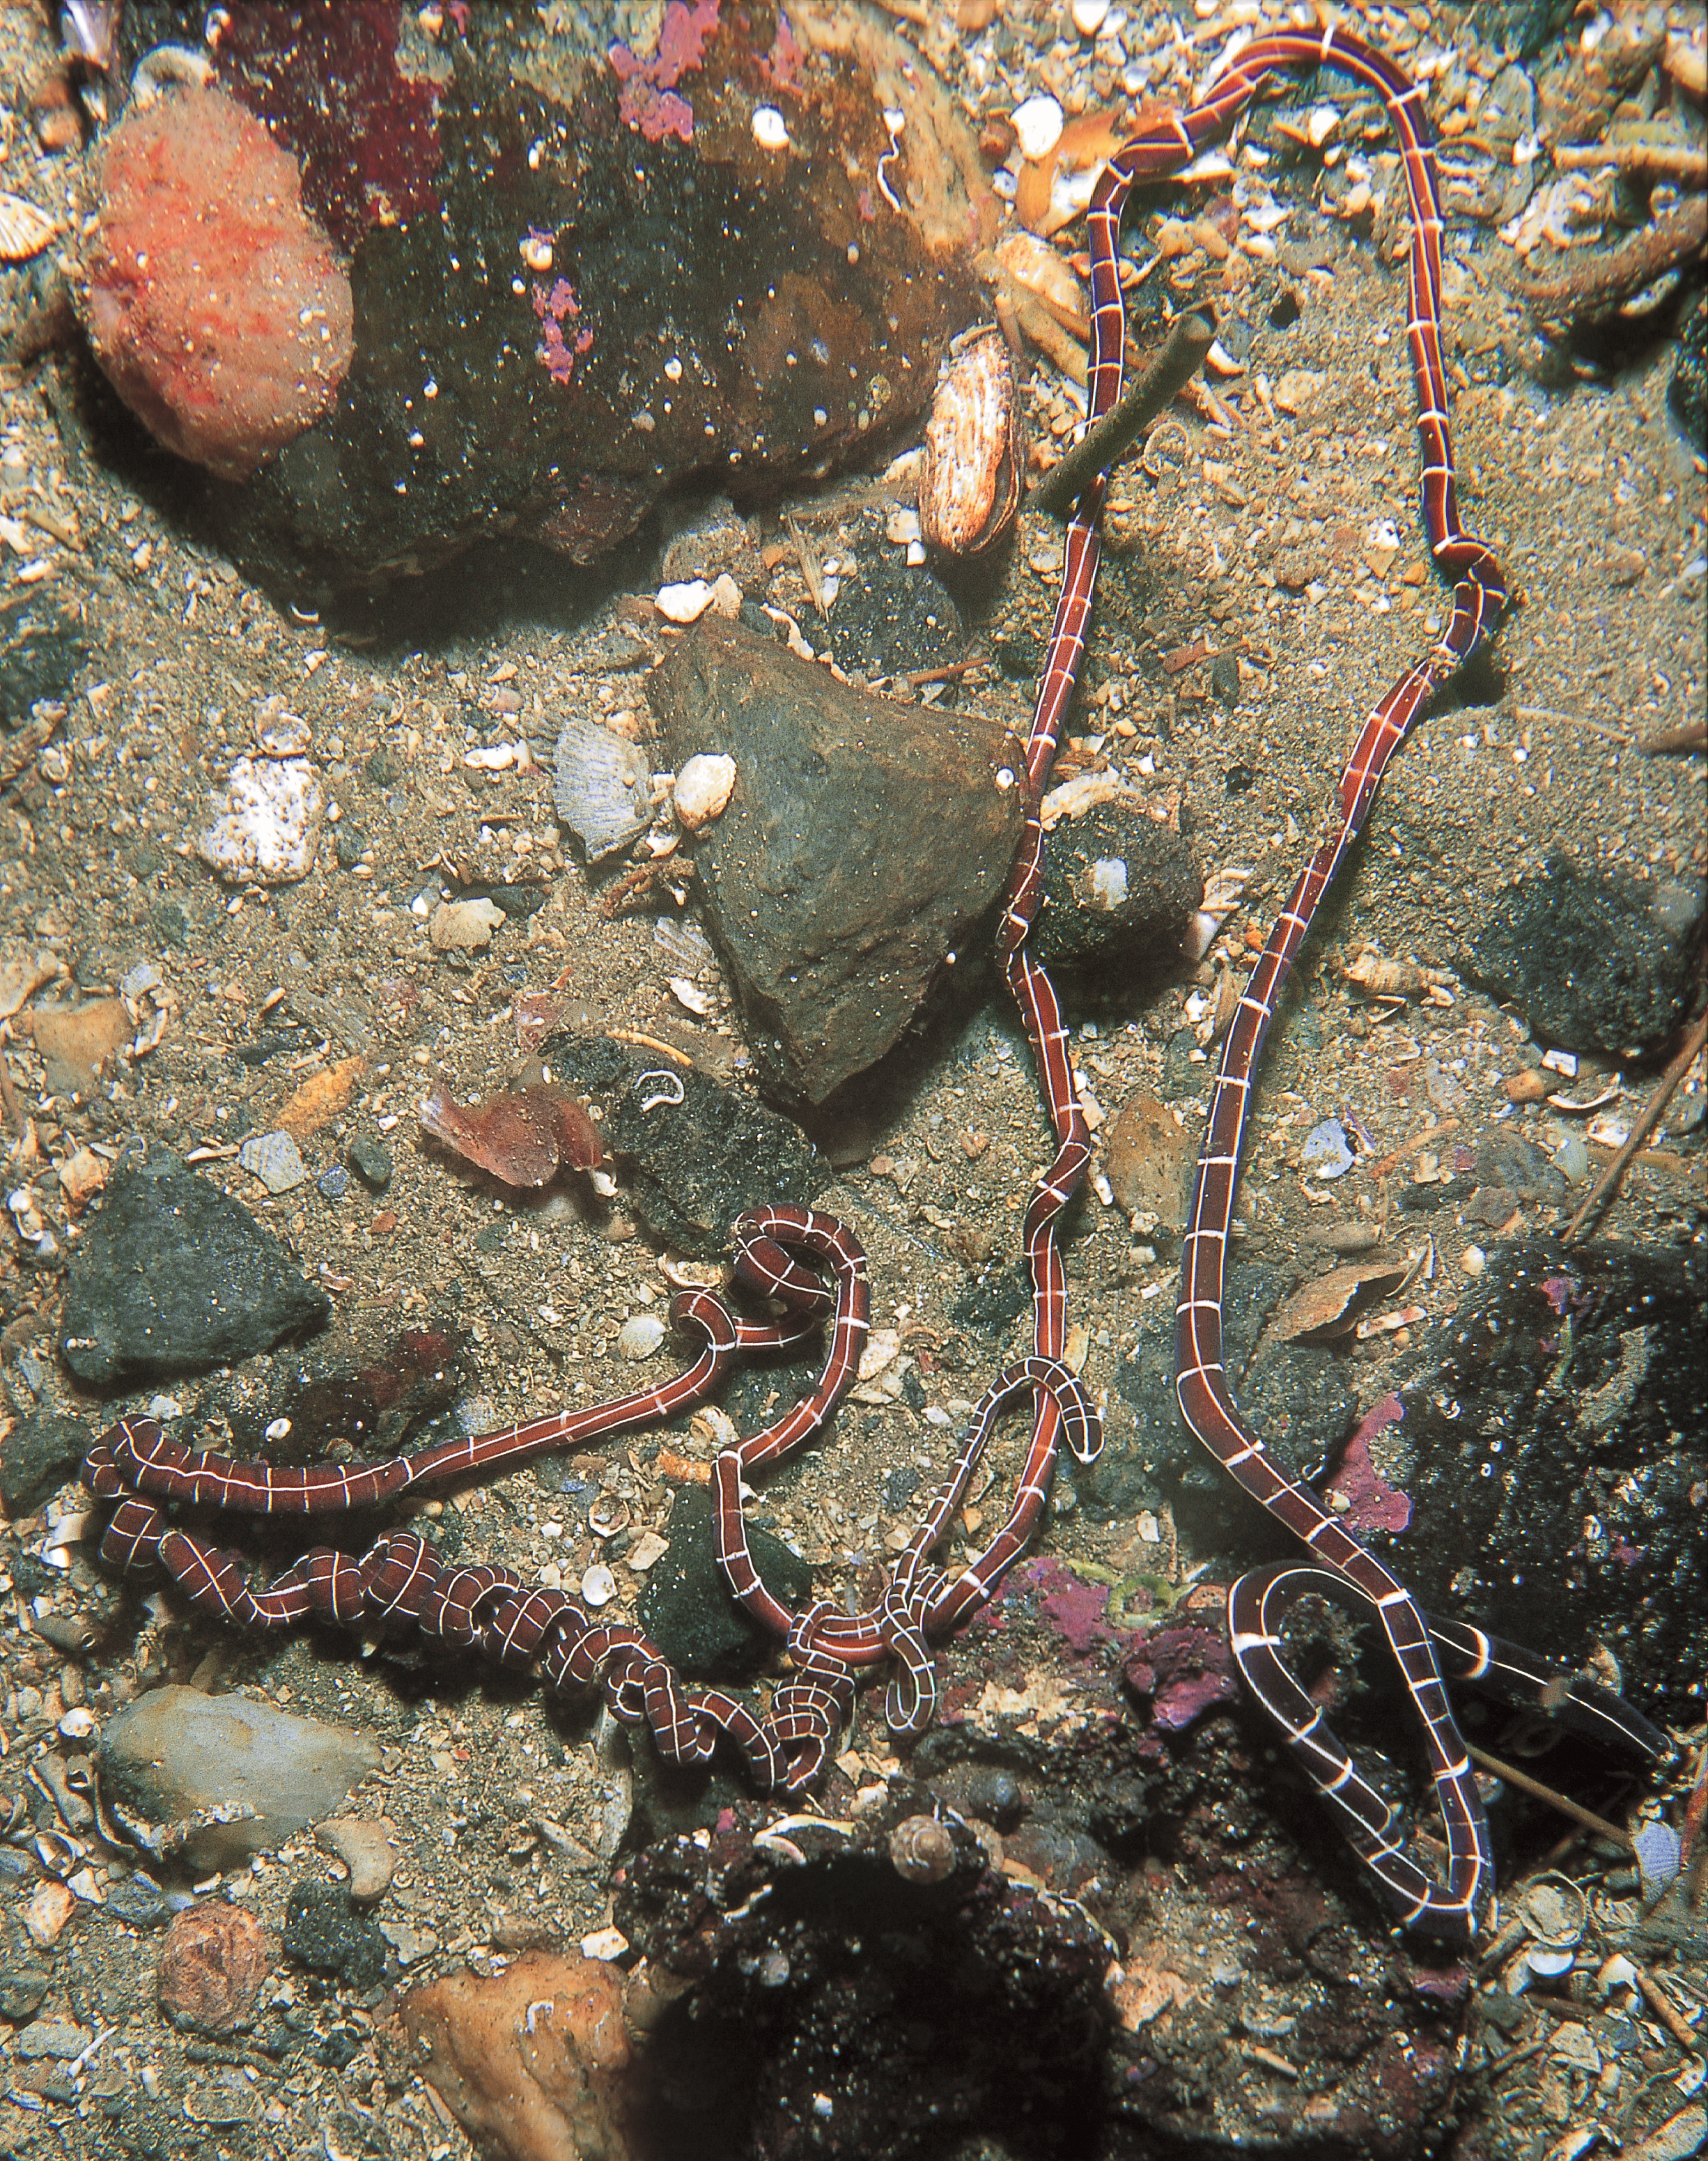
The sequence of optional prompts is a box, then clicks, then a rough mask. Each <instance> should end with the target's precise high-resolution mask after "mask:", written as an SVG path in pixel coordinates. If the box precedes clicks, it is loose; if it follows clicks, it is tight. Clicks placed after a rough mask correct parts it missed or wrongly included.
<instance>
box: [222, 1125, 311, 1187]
mask: <svg viewBox="0 0 1708 2161" xmlns="http://www.w3.org/2000/svg"><path fill="white" fill-rule="evenodd" d="M237 1164H238V1167H239V1168H240V1169H243V1170H247V1172H248V1173H249V1174H250V1175H251V1176H252V1177H254V1178H258V1179H260V1181H261V1183H262V1184H263V1185H264V1186H265V1187H266V1188H267V1190H268V1192H269V1193H291V1192H294V1190H296V1188H297V1187H298V1186H299V1185H301V1184H302V1182H303V1180H304V1179H305V1178H306V1177H307V1176H308V1174H309V1169H308V1165H307V1164H305V1162H304V1161H303V1159H302V1153H301V1151H300V1150H299V1148H298V1147H297V1144H296V1143H295V1142H294V1140H293V1139H292V1138H291V1137H290V1135H289V1133H251V1134H250V1135H249V1136H248V1138H247V1139H246V1140H245V1141H244V1143H243V1144H242V1147H241V1148H239V1149H238V1150H237Z"/></svg>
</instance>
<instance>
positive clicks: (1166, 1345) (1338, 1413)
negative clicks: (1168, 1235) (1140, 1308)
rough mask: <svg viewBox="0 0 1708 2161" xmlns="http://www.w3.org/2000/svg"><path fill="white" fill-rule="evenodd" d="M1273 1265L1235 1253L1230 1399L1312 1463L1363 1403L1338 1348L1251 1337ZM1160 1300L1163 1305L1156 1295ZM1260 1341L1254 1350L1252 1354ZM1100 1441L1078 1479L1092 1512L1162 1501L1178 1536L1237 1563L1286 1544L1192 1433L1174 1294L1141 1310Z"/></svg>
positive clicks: (1259, 1322)
mask: <svg viewBox="0 0 1708 2161" xmlns="http://www.w3.org/2000/svg"><path fill="white" fill-rule="evenodd" d="M1290 1281H1291V1279H1290V1278H1289V1276H1288V1275H1286V1274H1285V1273H1283V1271H1281V1270H1280V1269H1278V1268H1264V1267H1262V1266H1260V1265H1258V1264H1257V1263H1252V1262H1247V1261H1236V1262H1235V1263H1233V1264H1232V1266H1231V1267H1230V1268H1229V1270H1228V1281H1227V1295H1226V1300H1225V1310H1226V1353H1225V1355H1226V1360H1227V1371H1228V1380H1229V1385H1230V1387H1231V1388H1232V1392H1233V1398H1234V1401H1235V1402H1236V1403H1237V1404H1238V1405H1239V1407H1240V1409H1241V1410H1242V1412H1243V1414H1245V1417H1246V1419H1247V1421H1248V1423H1249V1424H1251V1425H1252V1428H1253V1429H1254V1430H1255V1431H1257V1432H1258V1433H1260V1434H1261V1435H1263V1440H1264V1441H1265V1443H1266V1444H1267V1445H1268V1446H1269V1447H1270V1448H1271V1449H1273V1451H1274V1454H1275V1456H1276V1458H1277V1460H1278V1461H1279V1462H1281V1463H1283V1464H1284V1465H1285V1466H1286V1467H1287V1468H1288V1469H1289V1470H1290V1471H1303V1472H1305V1473H1307V1474H1308V1473H1309V1472H1310V1471H1313V1470H1314V1469H1315V1467H1316V1466H1318V1465H1319V1464H1320V1463H1322V1462H1323V1461H1325V1459H1326V1458H1327V1457H1329V1456H1330V1455H1332V1454H1333V1452H1334V1450H1335V1449H1336V1446H1337V1445H1338V1444H1339V1443H1340V1442H1341V1440H1344V1439H1345V1438H1346V1434H1347V1432H1348V1431H1349V1430H1350V1429H1351V1424H1352V1422H1353V1419H1354V1418H1355V1417H1356V1415H1357V1400H1356V1398H1355V1397H1354V1395H1353V1393H1352V1389H1351V1383H1350V1382H1349V1380H1348V1378H1347V1375H1346V1367H1345V1365H1344V1362H1342V1360H1341V1358H1340V1357H1339V1356H1336V1353H1335V1352H1334V1351H1328V1350H1323V1349H1320V1348H1317V1347H1315V1346H1311V1345H1308V1344H1300V1343H1273V1344H1268V1345H1266V1346H1264V1347H1263V1350H1261V1351H1257V1350H1256V1346H1257V1344H1258V1339H1259V1338H1260V1336H1262V1334H1263V1330H1264V1328H1265V1327H1266V1326H1267V1325H1268V1319H1269V1316H1270V1315H1271V1314H1272V1313H1273V1312H1274V1310H1275V1309H1276V1307H1277V1306H1278V1305H1279V1304H1280V1303H1281V1301H1282V1299H1284V1297H1285V1296H1286V1295H1287V1294H1288V1291H1289V1288H1290ZM1159 1306H1160V1307H1165V1308H1166V1309H1167V1310H1164V1311H1162V1312H1158V1311H1157V1310H1156V1308H1157V1307H1159ZM1254 1352H1255V1355H1254ZM1115 1388H1116V1395H1117V1398H1118V1399H1119V1400H1118V1402H1112V1404H1111V1411H1110V1416H1109V1418H1108V1420H1107V1432H1106V1437H1105V1440H1104V1446H1103V1453H1102V1455H1101V1456H1100V1457H1099V1458H1098V1460H1097V1461H1096V1463H1095V1464H1093V1465H1091V1466H1087V1467H1086V1468H1083V1469H1081V1468H1078V1467H1076V1468H1075V1472H1074V1479H1075V1484H1076V1486H1077V1487H1078V1488H1079V1492H1080V1497H1081V1500H1082V1502H1084V1504H1085V1507H1086V1513H1088V1514H1090V1515H1091V1516H1094V1517H1097V1518H1109V1517H1123V1516H1130V1515H1133V1514H1135V1513H1137V1512H1138V1510H1139V1509H1140V1508H1146V1507H1149V1508H1154V1507H1157V1506H1158V1505H1159V1503H1160V1502H1164V1501H1166V1502H1168V1503H1169V1507H1171V1508H1172V1509H1173V1511H1174V1520H1175V1523H1176V1524H1177V1525H1178V1527H1179V1532H1180V1535H1181V1537H1182V1538H1183V1539H1185V1540H1186V1541H1187V1542H1188V1544H1190V1546H1191V1548H1192V1549H1193V1551H1194V1552H1195V1553H1196V1554H1200V1555H1204V1554H1215V1555H1216V1556H1217V1557H1218V1559H1220V1560H1225V1561H1226V1562H1227V1563H1228V1564H1230V1565H1231V1566H1232V1567H1234V1568H1239V1567H1247V1566H1250V1565H1254V1564H1255V1563H1256V1562H1258V1561H1259V1560H1269V1559H1273V1558H1275V1557H1277V1556H1278V1555H1279V1554H1285V1553H1287V1552H1289V1551H1290V1550H1291V1541H1290V1540H1289V1538H1288V1536H1287V1534H1286V1533H1285V1532H1284V1531H1283V1530H1282V1529H1281V1528H1280V1527H1279V1526H1278V1524H1276V1523H1274V1522H1273V1519H1272V1518H1270V1517H1268V1515H1267V1514H1266V1513H1264V1511H1263V1509H1261V1508H1260V1507H1258V1504H1257V1502H1255V1501H1252V1500H1250V1499H1248V1498H1247V1497H1246V1496H1245V1495H1244V1494H1242V1493H1241V1492H1239V1491H1238V1489H1237V1487H1235V1486H1234V1484H1233V1482H1232V1480H1231V1479H1229V1478H1228V1476H1226V1473H1225V1472H1224V1471H1222V1470H1221V1468H1220V1467H1219V1466H1217V1465H1216V1463H1215V1461H1213V1460H1212V1459H1211V1456H1210V1455H1209V1453H1208V1452H1207V1451H1206V1450H1205V1449H1204V1448H1203V1447H1202V1446H1201V1445H1200V1443H1199V1442H1198V1441H1197V1440H1195V1438H1194V1437H1193V1435H1192V1434H1191V1433H1190V1430H1189V1429H1188V1428H1187V1425H1186V1423H1185V1419H1183V1418H1182V1417H1181V1416H1180V1409H1179V1403H1177V1402H1176V1400H1175V1398H1174V1312H1173V1309H1172V1303H1171V1301H1169V1300H1165V1299H1155V1300H1154V1301H1153V1304H1152V1305H1151V1306H1150V1307H1149V1308H1148V1309H1147V1310H1146V1314H1145V1318H1144V1319H1143V1320H1141V1322H1140V1324H1139V1327H1138V1341H1136V1342H1135V1344H1134V1345H1133V1349H1132V1351H1130V1352H1129V1353H1128V1354H1127V1356H1126V1357H1125V1358H1123V1359H1122V1361H1121V1362H1120V1364H1119V1365H1118V1366H1117V1367H1116V1370H1115Z"/></svg>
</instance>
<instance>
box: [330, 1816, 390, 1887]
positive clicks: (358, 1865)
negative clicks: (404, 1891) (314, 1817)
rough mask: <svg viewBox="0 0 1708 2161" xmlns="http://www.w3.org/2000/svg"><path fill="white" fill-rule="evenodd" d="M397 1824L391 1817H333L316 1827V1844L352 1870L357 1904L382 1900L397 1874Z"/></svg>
mask: <svg viewBox="0 0 1708 2161" xmlns="http://www.w3.org/2000/svg"><path fill="white" fill-rule="evenodd" d="M397 1828H398V1827H397V1825H395V1824H394V1823H393V1821H392V1820H391V1818H390V1817H389V1816H331V1817H329V1818H328V1819H327V1820H326V1821H325V1823H323V1824H317V1825H315V1845H316V1846H320V1847H321V1848H322V1849H323V1850H324V1851H325V1852H327V1853H331V1854H335V1855H336V1856H337V1858H338V1859H339V1860H340V1861H341V1862H343V1864H344V1866H345V1867H346V1868H347V1869H348V1870H349V1871H350V1895H351V1898H354V1899H355V1900H356V1901H357V1903H358V1904H363V1905H365V1904H367V1902H368V1901H369V1900H370V1899H373V1898H383V1897H384V1895H385V1893H387V1891H388V1890H389V1889H390V1888H391V1881H392V1877H393V1875H394V1874H395V1873H396V1872H397V1866H398V1846H397Z"/></svg>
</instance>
